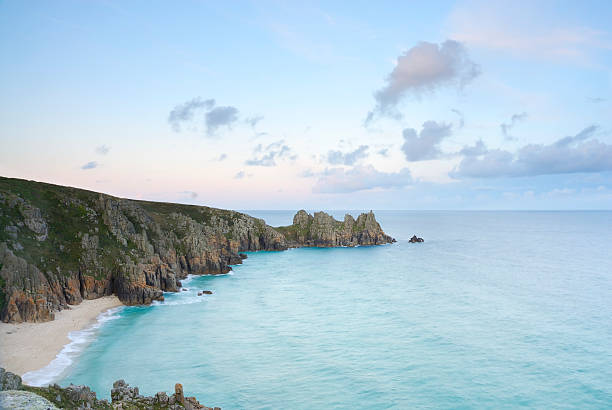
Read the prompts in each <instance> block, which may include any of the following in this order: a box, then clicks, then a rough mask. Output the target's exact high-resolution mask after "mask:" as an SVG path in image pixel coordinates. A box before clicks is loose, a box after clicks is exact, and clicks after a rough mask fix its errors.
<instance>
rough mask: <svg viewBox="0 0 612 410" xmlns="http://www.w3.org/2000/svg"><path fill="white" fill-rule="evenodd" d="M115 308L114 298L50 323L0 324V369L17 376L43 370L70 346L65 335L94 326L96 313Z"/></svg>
mask: <svg viewBox="0 0 612 410" xmlns="http://www.w3.org/2000/svg"><path fill="white" fill-rule="evenodd" d="M117 306H121V302H120V301H119V299H118V298H117V297H116V296H105V297H103V298H99V299H93V300H84V301H83V302H82V303H81V304H79V305H76V306H71V308H70V309H66V310H62V311H61V312H56V313H55V320H52V321H50V322H44V323H19V324H9V323H1V322H0V367H4V368H5V369H6V370H8V371H10V372H13V373H16V374H19V375H23V374H24V373H27V372H29V371H32V370H38V369H41V368H43V367H45V366H46V365H48V364H49V363H50V362H51V361H52V360H53V359H55V356H57V354H58V353H59V352H60V351H61V350H62V348H63V347H64V345H66V344H68V343H70V339H68V333H70V332H72V331H75V330H81V329H84V328H85V327H87V326H88V325H90V324H93V323H95V321H96V318H97V317H98V315H99V314H100V313H102V312H104V311H106V310H108V309H111V308H113V307H117Z"/></svg>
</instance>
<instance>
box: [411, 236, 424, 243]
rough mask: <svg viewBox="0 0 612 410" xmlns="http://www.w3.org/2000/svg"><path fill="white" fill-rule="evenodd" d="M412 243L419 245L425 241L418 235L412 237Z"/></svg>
mask: <svg viewBox="0 0 612 410" xmlns="http://www.w3.org/2000/svg"><path fill="white" fill-rule="evenodd" d="M408 242H410V243H418V242H425V240H424V239H423V238H419V237H417V236H416V235H412V238H410V240H409V241H408Z"/></svg>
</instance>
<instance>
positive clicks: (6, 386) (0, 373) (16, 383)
mask: <svg viewBox="0 0 612 410" xmlns="http://www.w3.org/2000/svg"><path fill="white" fill-rule="evenodd" d="M19 389H21V377H19V376H18V375H16V374H15V373H11V372H7V371H6V370H4V369H3V368H2V367H0V390H19Z"/></svg>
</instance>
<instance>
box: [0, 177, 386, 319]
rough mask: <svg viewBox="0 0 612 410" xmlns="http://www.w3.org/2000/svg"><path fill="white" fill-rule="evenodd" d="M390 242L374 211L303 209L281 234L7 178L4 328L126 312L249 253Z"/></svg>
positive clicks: (1, 218)
mask: <svg viewBox="0 0 612 410" xmlns="http://www.w3.org/2000/svg"><path fill="white" fill-rule="evenodd" d="M392 241H393V239H392V238H391V237H389V236H387V235H385V234H384V232H383V231H382V229H381V228H380V225H379V224H378V223H377V222H376V219H375V218H374V214H373V213H372V212H370V213H368V214H362V215H360V216H359V217H358V218H357V220H356V221H355V220H354V219H353V218H352V217H351V216H350V215H347V216H346V217H345V220H344V222H338V221H335V220H334V219H333V218H332V217H331V216H329V215H327V214H325V213H323V212H318V213H315V215H314V217H313V216H310V215H308V214H307V213H306V212H305V211H300V212H298V213H297V214H296V216H295V217H294V223H293V225H292V226H289V227H281V228H276V229H275V228H272V227H270V226H268V225H267V224H266V223H265V222H264V221H263V220H262V219H257V218H253V217H251V216H249V215H246V214H243V213H240V212H235V211H228V210H222V209H215V208H210V207H205V206H193V205H182V204H169V203H160V202H147V201H136V200H129V199H121V198H116V197H113V196H110V195H105V194H101V193H97V192H92V191H86V190H82V189H76V188H70V187H64V186H58V185H52V184H45V183H40V182H34V181H25V180H20V179H11V178H3V177H0V320H2V321H4V322H12V323H18V322H24V321H29V322H38V321H47V320H52V319H53V318H54V313H53V312H55V311H58V310H61V309H64V308H66V307H68V306H69V305H74V304H78V303H80V302H81V301H82V300H83V299H95V298H98V297H101V296H105V295H110V294H116V295H117V296H118V297H119V299H120V300H121V301H122V302H123V303H124V304H127V305H135V304H148V303H151V302H152V301H154V300H163V292H164V291H169V292H174V291H177V290H179V288H180V286H181V284H180V280H181V279H183V278H185V277H186V276H187V275H188V274H221V273H227V272H228V271H229V270H230V269H231V268H230V266H229V265H231V264H239V263H241V261H242V257H244V255H240V254H239V253H240V252H243V251H258V250H275V251H278V250H284V249H287V248H288V247H298V246H356V245H378V244H383V243H390V242H392Z"/></svg>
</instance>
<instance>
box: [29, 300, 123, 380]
mask: <svg viewBox="0 0 612 410" xmlns="http://www.w3.org/2000/svg"><path fill="white" fill-rule="evenodd" d="M121 310H123V306H120V307H116V308H113V309H109V310H107V311H106V312H103V313H100V314H99V315H98V317H97V321H96V323H94V324H93V325H91V326H89V327H87V328H85V329H83V330H76V331H74V332H70V333H69V334H68V338H69V339H70V343H68V344H67V345H65V346H64V348H63V349H62V350H61V351H60V352H59V353H58V354H57V356H55V359H53V361H51V363H49V364H48V365H46V366H45V367H43V368H42V369H39V370H34V371H31V372H27V373H25V374H24V375H23V376H22V379H23V381H24V382H25V383H27V384H29V385H30V386H47V385H49V384H51V383H54V382H56V381H57V380H59V379H61V376H63V375H64V374H65V372H66V370H67V369H68V368H69V367H70V366H71V365H72V363H74V361H75V359H77V358H78V356H79V355H80V354H81V353H82V352H83V350H85V348H86V347H87V346H88V345H89V344H90V343H91V342H92V341H93V340H94V339H95V336H96V335H97V333H98V330H99V329H100V327H102V326H103V325H104V324H105V323H106V322H108V321H111V320H114V319H118V318H119V312H120V311H121Z"/></svg>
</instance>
